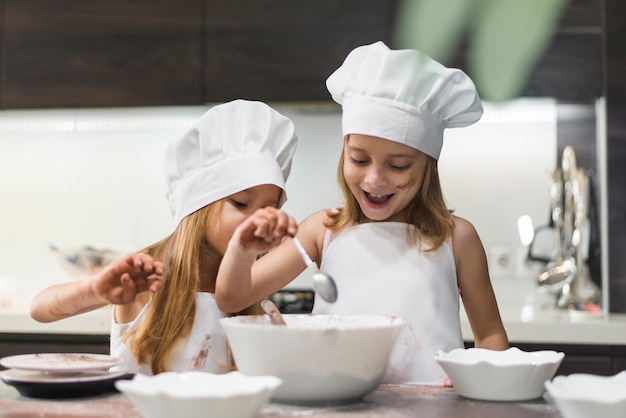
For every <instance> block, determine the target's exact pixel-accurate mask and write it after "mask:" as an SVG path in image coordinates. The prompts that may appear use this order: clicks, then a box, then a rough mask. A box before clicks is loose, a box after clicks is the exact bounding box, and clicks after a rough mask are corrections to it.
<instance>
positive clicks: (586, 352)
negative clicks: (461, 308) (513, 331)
mask: <svg viewBox="0 0 626 418" xmlns="http://www.w3.org/2000/svg"><path fill="white" fill-rule="evenodd" d="M509 345H510V346H511V347H517V348H519V349H520V350H523V351H539V350H554V351H559V352H562V353H563V354H565V357H563V361H562V362H561V365H560V366H559V368H558V370H557V371H556V374H557V375H569V374H572V373H589V374H596V375H600V376H612V375H614V374H617V373H619V372H621V371H623V370H626V346H623V345H597V344H561V343H516V342H514V341H511V342H510V343H509ZM465 346H466V347H472V346H473V343H472V342H466V343H465Z"/></svg>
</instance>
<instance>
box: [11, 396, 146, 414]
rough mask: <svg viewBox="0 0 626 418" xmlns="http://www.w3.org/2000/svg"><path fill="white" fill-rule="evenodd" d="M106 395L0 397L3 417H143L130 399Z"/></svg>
mask: <svg viewBox="0 0 626 418" xmlns="http://www.w3.org/2000/svg"><path fill="white" fill-rule="evenodd" d="M114 396H115V397H109V398H107V399H94V398H85V400H77V399H72V400H71V401H65V400H55V401H40V400H36V401H35V400H33V401H32V402H28V401H26V402H25V401H24V400H25V399H28V398H23V397H22V398H18V399H19V402H15V401H4V400H0V411H2V412H0V416H1V417H3V418H32V417H45V418H142V416H141V414H140V413H139V411H138V410H137V409H136V408H135V406H134V405H133V404H132V403H131V401H130V400H128V399H126V398H124V397H122V395H114Z"/></svg>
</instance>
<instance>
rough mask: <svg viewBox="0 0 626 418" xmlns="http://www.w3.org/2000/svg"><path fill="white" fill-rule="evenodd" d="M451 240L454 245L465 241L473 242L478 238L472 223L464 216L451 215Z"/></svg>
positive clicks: (457, 245)
mask: <svg viewBox="0 0 626 418" xmlns="http://www.w3.org/2000/svg"><path fill="white" fill-rule="evenodd" d="M452 223H453V228H452V241H453V243H454V247H459V246H462V245H463V244H465V243H468V242H469V243H474V242H475V240H476V238H478V232H477V231H476V228H475V227H474V225H473V224H472V223H471V222H470V221H468V220H467V219H465V218H461V217H460V216H456V215H454V216H452Z"/></svg>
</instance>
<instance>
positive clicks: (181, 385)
mask: <svg viewBox="0 0 626 418" xmlns="http://www.w3.org/2000/svg"><path fill="white" fill-rule="evenodd" d="M281 383H282V382H281V380H280V379H279V378H277V377H274V376H255V377H251V376H245V375H243V374H241V373H239V372H230V373H226V374H212V373H206V372H198V371H193V372H182V373H177V372H166V373H161V374H158V375H155V376H146V375H142V374H137V375H136V376H135V377H134V378H133V379H132V380H118V381H117V382H115V387H116V388H117V389H118V390H119V391H120V392H122V393H124V394H126V395H127V396H128V397H129V398H130V400H131V401H132V402H133V404H135V406H136V407H137V409H139V411H140V412H141V415H142V416H143V417H144V418H171V417H176V416H180V417H185V418H201V417H209V416H211V417H220V418H231V417H232V418H252V417H255V416H256V415H257V414H258V412H259V410H260V409H261V407H262V406H263V405H264V404H265V403H266V402H267V401H268V400H269V399H270V397H271V396H272V393H273V392H274V390H276V388H278V386H280V384H281Z"/></svg>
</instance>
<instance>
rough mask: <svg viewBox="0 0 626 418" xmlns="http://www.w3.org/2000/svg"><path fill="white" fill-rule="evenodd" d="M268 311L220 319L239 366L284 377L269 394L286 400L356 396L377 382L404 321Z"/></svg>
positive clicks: (344, 399) (346, 399)
mask: <svg viewBox="0 0 626 418" xmlns="http://www.w3.org/2000/svg"><path fill="white" fill-rule="evenodd" d="M283 317H284V318H285V322H286V323H287V325H286V326H279V325H272V324H271V323H270V322H269V320H268V318H267V316H266V315H247V316H235V317H230V318H222V319H220V323H221V324H222V328H223V329H224V332H225V333H226V336H227V337H228V342H229V344H230V347H231V349H232V352H233V357H234V359H235V363H236V365H237V368H238V369H239V371H241V372H242V373H245V374H247V375H252V376H254V375H271V376H278V377H279V378H281V379H282V380H283V385H282V386H281V387H280V388H278V389H277V390H276V393H275V394H274V396H273V397H272V399H273V400H274V401H277V402H281V403H290V404H337V403H347V402H352V401H355V400H358V399H360V398H361V397H363V396H365V395H367V394H368V393H370V392H372V391H373V390H375V389H376V388H377V387H378V385H379V384H380V383H381V381H382V379H383V376H384V374H385V370H386V369H387V363H388V362H389V357H390V355H391V350H392V349H393V347H394V344H395V342H396V339H397V336H398V334H399V332H400V330H401V328H402V327H403V326H404V324H405V321H404V320H403V319H400V318H396V317H387V316H375V315H298V314H288V315H283Z"/></svg>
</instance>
